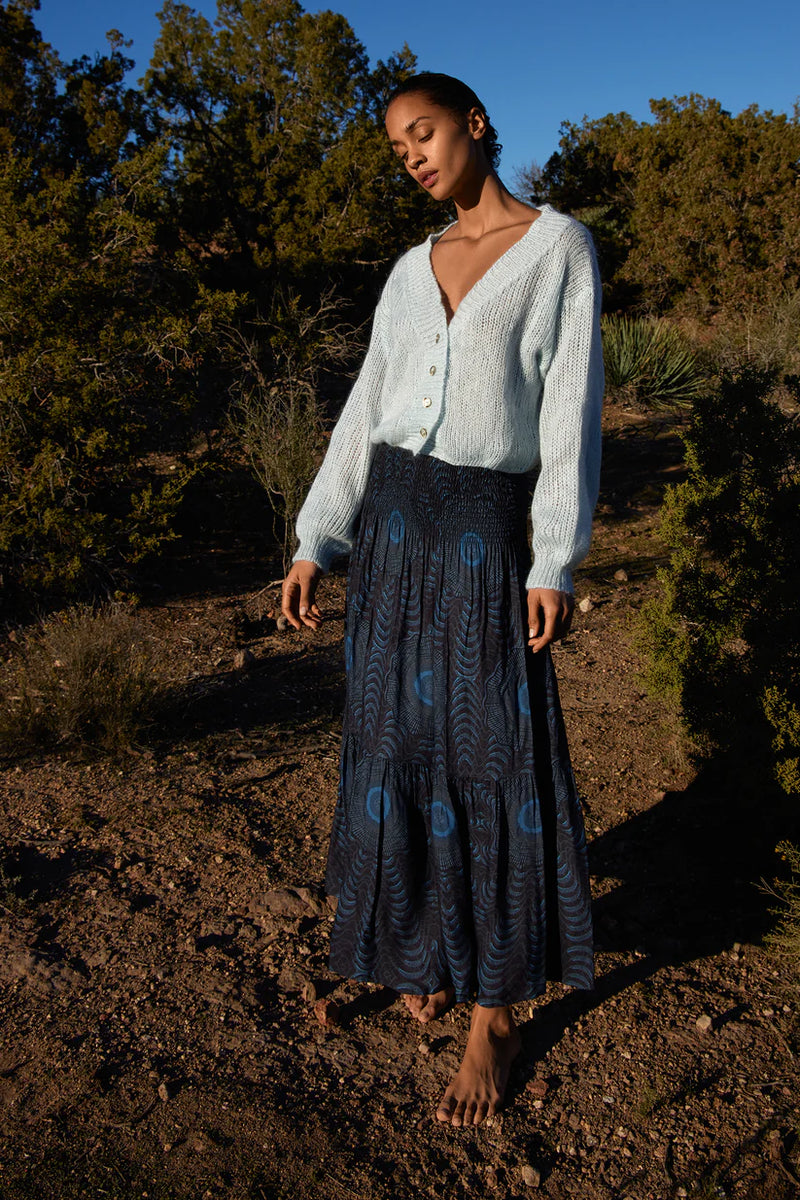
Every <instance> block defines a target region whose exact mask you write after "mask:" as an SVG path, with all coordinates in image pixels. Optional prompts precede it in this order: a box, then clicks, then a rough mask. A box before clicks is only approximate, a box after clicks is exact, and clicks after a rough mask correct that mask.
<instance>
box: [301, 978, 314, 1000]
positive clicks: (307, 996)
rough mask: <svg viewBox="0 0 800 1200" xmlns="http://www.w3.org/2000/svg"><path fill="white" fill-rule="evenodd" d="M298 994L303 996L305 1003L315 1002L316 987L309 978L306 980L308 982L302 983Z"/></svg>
mask: <svg viewBox="0 0 800 1200" xmlns="http://www.w3.org/2000/svg"><path fill="white" fill-rule="evenodd" d="M300 995H301V996H302V997H303V999H304V1000H305V1002H306V1004H316V1002H317V989H316V987H315V986H314V984H313V983H312V982H311V980H308V982H306V983H304V984H303V987H302V990H301V992H300Z"/></svg>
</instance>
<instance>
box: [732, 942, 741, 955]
mask: <svg viewBox="0 0 800 1200" xmlns="http://www.w3.org/2000/svg"><path fill="white" fill-rule="evenodd" d="M741 953H742V943H741V942H734V943H733V945H732V946H731V954H741Z"/></svg>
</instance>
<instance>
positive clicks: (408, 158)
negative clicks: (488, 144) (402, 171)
mask: <svg viewBox="0 0 800 1200" xmlns="http://www.w3.org/2000/svg"><path fill="white" fill-rule="evenodd" d="M484 128H485V124H484V120H483V116H482V114H481V113H480V111H479V109H477V108H475V109H472V111H471V112H470V113H469V114H468V115H467V116H466V117H465V118H464V119H462V120H461V121H459V120H458V118H457V117H455V116H454V115H453V113H451V112H450V110H449V109H447V108H441V107H440V105H438V104H434V103H432V101H430V100H429V99H428V98H427V96H425V94H424V93H422V92H412V93H410V94H409V95H407V96H398V97H397V99H396V100H393V101H392V103H391V104H390V105H389V108H388V109H387V112H386V132H387V134H388V136H389V141H390V142H391V143H392V149H393V150H394V152H395V154H397V156H398V158H400V160H401V161H402V163H403V165H404V166H405V168H406V170H407V171H408V173H409V175H410V176H411V177H412V179H416V181H417V182H418V183H419V184H420V185H421V186H422V187H424V188H425V190H426V192H430V194H431V195H432V196H433V197H434V198H435V199H436V200H447V199H448V198H449V197H450V196H452V194H453V192H454V191H457V190H458V189H459V186H461V185H463V184H464V183H465V182H466V181H467V180H468V179H469V178H470V177H471V176H472V175H473V173H474V172H475V170H476V168H479V167H480V164H481V161H482V159H483V156H482V154H481V152H480V150H479V147H478V140H479V138H480V136H481V135H482V133H483V130H484ZM476 135H477V136H476ZM483 169H484V170H485V167H484V168H483Z"/></svg>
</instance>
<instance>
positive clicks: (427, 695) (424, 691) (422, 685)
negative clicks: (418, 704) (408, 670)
mask: <svg viewBox="0 0 800 1200" xmlns="http://www.w3.org/2000/svg"><path fill="white" fill-rule="evenodd" d="M414 691H415V692H416V693H417V695H418V696H419V698H420V700H421V701H422V703H423V704H427V705H428V707H429V708H432V707H433V671H420V673H419V675H418V676H417V678H416V679H415V680H414Z"/></svg>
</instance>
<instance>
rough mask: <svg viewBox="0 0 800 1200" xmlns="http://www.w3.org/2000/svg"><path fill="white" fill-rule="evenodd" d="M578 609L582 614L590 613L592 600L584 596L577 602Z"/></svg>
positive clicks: (592, 606) (592, 604) (592, 605)
mask: <svg viewBox="0 0 800 1200" xmlns="http://www.w3.org/2000/svg"><path fill="white" fill-rule="evenodd" d="M578 608H579V609H580V610H581V612H582V613H587V612H591V611H592V609H593V608H594V600H592V599H591V598H590V597H589V596H584V598H583V599H582V600H581V601H579V603H578Z"/></svg>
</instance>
